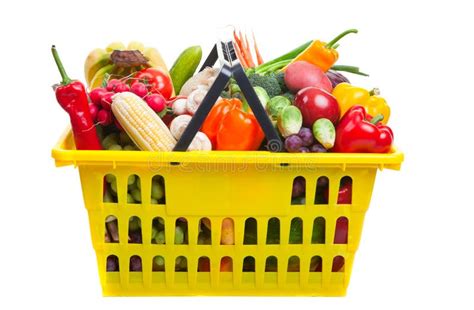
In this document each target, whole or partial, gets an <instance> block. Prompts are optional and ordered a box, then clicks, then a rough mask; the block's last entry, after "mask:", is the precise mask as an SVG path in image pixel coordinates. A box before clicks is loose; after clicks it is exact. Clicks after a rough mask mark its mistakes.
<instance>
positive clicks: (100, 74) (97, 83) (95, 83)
mask: <svg viewBox="0 0 474 310" xmlns="http://www.w3.org/2000/svg"><path fill="white" fill-rule="evenodd" d="M114 67H115V66H114V64H109V65H106V66H105V67H102V68H100V69H99V70H98V71H97V72H96V73H95V75H94V77H93V78H92V80H91V82H90V84H89V89H91V90H92V89H94V88H97V87H101V86H102V82H103V81H104V78H105V75H106V74H110V73H111V72H112V70H113V69H114Z"/></svg>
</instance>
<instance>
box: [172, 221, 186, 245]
mask: <svg viewBox="0 0 474 310" xmlns="http://www.w3.org/2000/svg"><path fill="white" fill-rule="evenodd" d="M174 244H176V245H180V244H188V220H187V219H186V218H184V217H180V218H177V219H176V221H175V229H174Z"/></svg>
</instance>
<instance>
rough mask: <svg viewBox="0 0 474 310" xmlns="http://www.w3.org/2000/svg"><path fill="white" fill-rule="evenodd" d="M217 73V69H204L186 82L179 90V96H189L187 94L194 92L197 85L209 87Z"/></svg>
mask: <svg viewBox="0 0 474 310" xmlns="http://www.w3.org/2000/svg"><path fill="white" fill-rule="evenodd" d="M218 73H219V69H217V68H211V67H207V68H205V69H204V70H202V71H201V72H199V73H198V74H196V75H195V76H193V77H192V78H190V79H189V80H187V81H186V83H184V85H183V87H182V88H181V91H180V92H179V94H180V95H181V96H189V94H191V92H193V91H194V90H196V89H197V88H198V87H199V85H202V86H205V87H206V88H209V87H211V85H212V83H214V80H215V79H216V76H217V74H218Z"/></svg>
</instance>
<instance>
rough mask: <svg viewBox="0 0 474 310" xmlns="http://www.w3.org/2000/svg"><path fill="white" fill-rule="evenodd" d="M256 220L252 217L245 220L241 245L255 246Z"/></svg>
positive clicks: (256, 235)
mask: <svg viewBox="0 0 474 310" xmlns="http://www.w3.org/2000/svg"><path fill="white" fill-rule="evenodd" d="M257 238H258V233H257V220H256V219H255V218H253V217H249V218H248V219H246V220H245V228H244V236H243V239H244V241H243V244H257Z"/></svg>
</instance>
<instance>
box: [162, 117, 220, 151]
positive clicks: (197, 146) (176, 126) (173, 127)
mask: <svg viewBox="0 0 474 310" xmlns="http://www.w3.org/2000/svg"><path fill="white" fill-rule="evenodd" d="M191 119H192V116H191V115H187V114H185V115H180V116H178V117H176V118H175V119H174V120H173V121H172V122H171V124H170V131H171V134H172V135H173V137H174V138H175V139H176V140H179V139H180V138H181V136H182V135H183V133H184V130H185V129H186V127H188V124H189V122H190V121H191ZM211 150H212V143H211V140H209V138H208V137H207V136H206V134H205V133H203V132H201V131H198V132H197V133H196V136H194V139H193V141H192V142H191V144H190V145H189V147H188V151H211Z"/></svg>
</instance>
